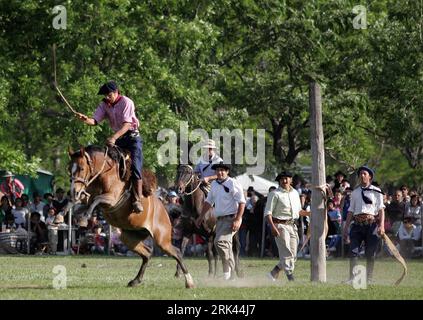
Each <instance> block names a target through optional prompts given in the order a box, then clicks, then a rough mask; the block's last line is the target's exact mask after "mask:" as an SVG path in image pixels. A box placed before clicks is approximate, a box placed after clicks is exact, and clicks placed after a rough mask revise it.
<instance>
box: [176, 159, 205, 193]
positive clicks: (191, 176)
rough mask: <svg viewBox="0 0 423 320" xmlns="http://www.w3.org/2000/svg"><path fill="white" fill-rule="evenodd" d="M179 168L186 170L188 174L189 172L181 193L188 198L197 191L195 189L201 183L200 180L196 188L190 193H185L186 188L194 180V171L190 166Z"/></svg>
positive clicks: (182, 165)
mask: <svg viewBox="0 0 423 320" xmlns="http://www.w3.org/2000/svg"><path fill="white" fill-rule="evenodd" d="M181 167H184V168H188V169H189V172H190V177H189V179H188V182H187V183H186V184H185V185H184V192H183V194H184V195H187V196H189V195H191V194H193V193H194V192H195V191H197V189H198V188H199V187H200V185H201V182H202V181H201V180H200V181H199V182H198V184H197V186H196V187H195V188H194V189H193V190H192V191H191V192H186V191H185V190H186V187H187V186H189V185H190V184H191V182H192V181H193V180H194V177H195V174H194V170H193V169H192V167H191V166H190V165H187V164H181Z"/></svg>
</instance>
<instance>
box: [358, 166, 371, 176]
mask: <svg viewBox="0 0 423 320" xmlns="http://www.w3.org/2000/svg"><path fill="white" fill-rule="evenodd" d="M362 170H364V171H367V172H368V173H369V174H370V176H371V177H372V179H373V177H374V175H375V172H374V171H373V169H371V168H369V167H368V166H361V167H360V168H358V170H357V176H360V172H361V171H362Z"/></svg>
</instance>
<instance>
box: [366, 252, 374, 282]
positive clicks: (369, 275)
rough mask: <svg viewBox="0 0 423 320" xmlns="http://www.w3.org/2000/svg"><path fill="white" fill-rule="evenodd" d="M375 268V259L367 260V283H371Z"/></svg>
mask: <svg viewBox="0 0 423 320" xmlns="http://www.w3.org/2000/svg"><path fill="white" fill-rule="evenodd" d="M374 267H375V257H370V258H367V265H366V274H367V283H369V284H371V283H373V269H374Z"/></svg>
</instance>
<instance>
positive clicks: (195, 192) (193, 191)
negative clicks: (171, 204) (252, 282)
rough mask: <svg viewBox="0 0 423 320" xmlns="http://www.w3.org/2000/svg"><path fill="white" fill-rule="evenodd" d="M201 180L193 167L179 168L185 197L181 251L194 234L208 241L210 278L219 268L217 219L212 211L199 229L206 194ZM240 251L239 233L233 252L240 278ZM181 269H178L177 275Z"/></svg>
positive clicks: (179, 177)
mask: <svg viewBox="0 0 423 320" xmlns="http://www.w3.org/2000/svg"><path fill="white" fill-rule="evenodd" d="M200 184H201V180H200V179H199V177H198V176H197V175H196V174H195V173H194V170H193V169H192V167H191V166H189V165H185V164H182V165H180V166H179V167H178V173H177V177H176V186H177V187H178V193H179V194H180V195H183V206H184V210H183V214H182V215H181V227H182V234H183V240H182V247H181V251H182V253H184V251H185V247H186V245H187V243H188V241H189V239H190V238H192V235H193V234H198V235H200V236H202V237H204V238H205V239H207V250H206V255H207V261H208V264H209V276H211V275H214V276H216V269H217V268H216V266H217V251H216V249H215V247H214V239H215V236H216V217H215V216H214V215H213V213H212V210H210V211H209V212H207V213H206V215H205V217H204V220H203V222H202V224H201V226H200V228H197V226H196V225H195V220H196V219H197V218H198V216H199V214H200V213H201V210H202V209H203V205H204V201H205V194H204V192H203V191H202V190H201V188H200ZM239 251H240V243H239V236H238V232H237V233H235V235H234V237H233V252H234V258H235V271H236V274H237V276H238V277H242V276H243V274H242V271H241V269H240V263H239ZM212 260H214V265H213V263H212ZM178 273H179V268H178V269H177V274H178Z"/></svg>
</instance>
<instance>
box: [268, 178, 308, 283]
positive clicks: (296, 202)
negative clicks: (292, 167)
mask: <svg viewBox="0 0 423 320" xmlns="http://www.w3.org/2000/svg"><path fill="white" fill-rule="evenodd" d="M275 181H277V182H279V188H277V189H276V190H274V191H272V192H271V193H270V194H269V195H268V198H267V202H266V208H265V209H264V216H265V217H266V218H267V222H268V223H269V225H270V227H271V232H272V235H273V236H274V237H275V242H276V245H277V247H278V251H279V263H278V264H277V265H276V266H275V267H274V268H273V269H272V271H270V273H269V274H268V277H269V279H271V280H272V281H276V279H277V278H278V276H279V272H280V271H281V270H284V272H285V274H286V276H287V278H288V280H289V281H293V280H294V268H295V261H296V259H297V247H298V231H297V226H296V225H295V219H298V218H299V215H300V211H301V200H300V195H299V194H298V191H297V190H295V189H294V188H293V187H292V185H291V183H292V173H290V172H288V171H282V172H281V173H280V174H278V176H277V177H276V179H275Z"/></svg>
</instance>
